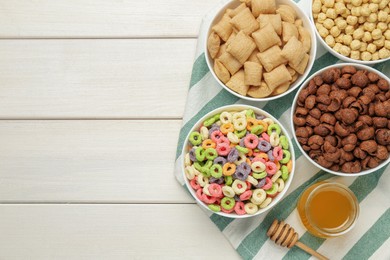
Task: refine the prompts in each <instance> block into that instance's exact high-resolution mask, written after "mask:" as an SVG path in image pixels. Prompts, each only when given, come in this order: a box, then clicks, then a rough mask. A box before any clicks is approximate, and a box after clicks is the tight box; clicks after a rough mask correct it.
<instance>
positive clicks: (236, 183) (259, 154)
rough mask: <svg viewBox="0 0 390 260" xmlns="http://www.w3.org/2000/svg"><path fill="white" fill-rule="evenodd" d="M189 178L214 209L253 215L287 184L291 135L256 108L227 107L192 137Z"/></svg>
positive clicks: (205, 122) (191, 184) (205, 201)
mask: <svg viewBox="0 0 390 260" xmlns="http://www.w3.org/2000/svg"><path fill="white" fill-rule="evenodd" d="M184 164H185V176H186V177H187V179H188V180H189V182H190V186H191V188H192V189H193V190H194V191H195V193H196V196H197V198H198V199H199V200H201V201H202V202H203V203H205V204H206V205H207V206H208V207H209V209H210V210H212V211H214V212H224V213H235V214H238V215H245V214H255V213H256V212H257V211H258V210H259V209H262V208H265V207H267V206H268V205H269V204H270V203H271V202H272V200H273V198H275V197H276V196H277V195H278V194H279V193H280V192H281V191H282V190H283V189H284V187H285V182H286V181H287V179H288V178H289V174H290V172H291V169H292V160H291V154H290V151H289V144H288V141H287V137H286V136H285V135H283V133H282V132H281V128H280V126H279V125H278V124H277V123H275V122H274V121H273V120H272V119H270V118H266V117H265V116H263V115H257V114H255V113H254V111H253V110H251V109H248V110H243V111H237V112H228V111H224V112H222V113H220V114H217V115H214V116H212V117H210V118H208V119H206V120H205V121H204V122H203V123H202V125H201V127H200V128H199V129H197V131H193V132H192V133H190V136H189V152H188V153H187V154H186V155H185V158H184Z"/></svg>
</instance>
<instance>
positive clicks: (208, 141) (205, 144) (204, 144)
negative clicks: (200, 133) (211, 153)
mask: <svg viewBox="0 0 390 260" xmlns="http://www.w3.org/2000/svg"><path fill="white" fill-rule="evenodd" d="M216 146H217V144H216V143H214V141H213V140H211V139H205V140H204V141H203V142H202V147H203V149H207V148H215V147H216Z"/></svg>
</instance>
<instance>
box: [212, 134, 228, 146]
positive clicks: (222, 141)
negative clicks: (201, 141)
mask: <svg viewBox="0 0 390 260" xmlns="http://www.w3.org/2000/svg"><path fill="white" fill-rule="evenodd" d="M215 142H216V143H217V144H221V143H227V144H228V145H230V141H229V139H227V138H226V137H225V136H222V137H220V138H219V139H217V141H215Z"/></svg>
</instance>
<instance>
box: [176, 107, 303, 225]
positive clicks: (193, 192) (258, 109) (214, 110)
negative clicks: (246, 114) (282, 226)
mask: <svg viewBox="0 0 390 260" xmlns="http://www.w3.org/2000/svg"><path fill="white" fill-rule="evenodd" d="M245 109H252V110H253V111H254V112H255V113H257V114H262V115H265V116H267V117H269V118H271V119H272V120H274V121H275V122H277V123H278V124H279V126H280V128H281V129H282V133H283V134H284V135H285V136H286V137H287V139H288V144H289V152H290V154H291V160H292V161H293V164H292V169H291V172H290V174H289V178H288V180H287V182H286V183H285V187H284V189H283V190H282V191H281V192H280V193H279V194H278V195H277V196H276V197H275V198H274V199H273V200H272V202H271V203H270V204H269V205H268V206H267V207H265V208H263V209H259V210H258V211H257V212H256V213H255V214H253V215H250V214H245V215H237V214H235V213H224V212H222V211H220V212H214V211H212V210H211V209H209V208H208V207H207V206H206V205H205V204H204V203H203V202H202V201H200V200H199V199H198V197H197V196H196V193H195V191H194V190H193V189H192V187H191V185H190V184H189V180H188V179H187V177H186V175H185V172H184V170H185V165H184V157H185V154H186V148H187V143H188V139H189V136H190V134H191V133H192V132H193V131H194V130H195V129H197V128H198V127H199V125H200V124H201V123H202V122H203V121H204V120H205V119H207V118H208V117H210V116H212V115H214V114H216V113H219V112H222V111H239V110H245ZM181 156H182V162H181V166H180V168H181V173H182V177H183V179H184V182H185V185H186V188H187V189H188V190H189V192H190V194H191V195H192V197H194V198H195V200H196V202H197V204H199V205H201V207H202V208H204V209H206V210H207V211H208V212H211V213H215V214H217V215H220V216H223V217H228V218H234V219H236V218H237V219H238V218H250V217H254V216H258V215H260V214H263V213H265V212H267V211H268V210H270V209H271V208H273V207H274V206H275V205H277V204H278V203H279V202H280V200H281V199H282V198H283V197H284V195H285V194H286V193H287V191H288V189H289V187H290V185H291V183H292V180H293V178H294V172H295V164H296V161H295V159H296V158H295V151H294V146H293V143H292V138H291V137H290V135H289V133H288V131H286V128H285V127H284V126H283V125H282V124H281V123H280V121H279V120H278V119H276V118H275V117H274V116H272V115H271V114H270V113H268V112H266V111H264V110H263V109H261V108H258V107H254V106H251V105H245V104H233V105H226V106H222V107H218V108H216V109H213V110H212V111H210V112H208V113H207V114H206V115H204V116H203V117H202V118H200V119H199V120H198V121H197V122H196V123H195V124H194V125H193V126H192V127H191V129H190V131H189V132H188V134H187V136H186V138H185V139H184V143H183V148H182V151H181Z"/></svg>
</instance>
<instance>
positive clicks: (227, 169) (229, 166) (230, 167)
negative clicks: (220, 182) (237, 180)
mask: <svg viewBox="0 0 390 260" xmlns="http://www.w3.org/2000/svg"><path fill="white" fill-rule="evenodd" d="M235 172H236V165H235V164H234V163H229V162H228V163H225V164H224V165H223V167H222V173H223V175H225V176H231V175H233V174H234V173H235Z"/></svg>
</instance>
